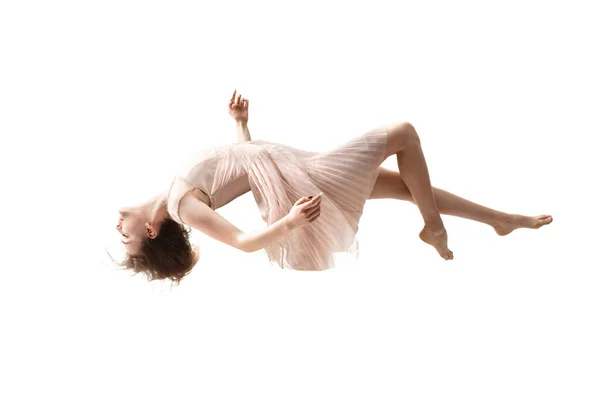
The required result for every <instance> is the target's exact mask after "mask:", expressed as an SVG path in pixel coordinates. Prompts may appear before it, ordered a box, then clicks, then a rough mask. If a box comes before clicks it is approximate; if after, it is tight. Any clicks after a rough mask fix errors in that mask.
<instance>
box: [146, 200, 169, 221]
mask: <svg viewBox="0 0 600 400" xmlns="http://www.w3.org/2000/svg"><path fill="white" fill-rule="evenodd" d="M145 208H146V210H147V211H146V212H147V213H148V220H149V222H151V223H157V222H159V221H163V220H164V219H165V218H167V216H168V212H167V195H166V194H164V193H161V194H160V195H158V196H156V197H154V198H153V199H151V200H150V201H149V202H148V203H146V207H145Z"/></svg>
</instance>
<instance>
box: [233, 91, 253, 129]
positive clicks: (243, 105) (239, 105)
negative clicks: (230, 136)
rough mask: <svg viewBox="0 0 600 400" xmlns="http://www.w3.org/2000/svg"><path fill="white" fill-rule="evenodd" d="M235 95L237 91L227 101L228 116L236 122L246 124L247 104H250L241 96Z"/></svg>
mask: <svg viewBox="0 0 600 400" xmlns="http://www.w3.org/2000/svg"><path fill="white" fill-rule="evenodd" d="M236 94H237V90H234V91H233V96H231V100H230V101H229V115H231V117H232V118H233V119H234V120H235V121H236V122H241V123H244V124H246V123H248V104H249V103H250V102H249V101H248V100H247V99H244V98H243V97H242V95H241V94H238V95H237V97H236Z"/></svg>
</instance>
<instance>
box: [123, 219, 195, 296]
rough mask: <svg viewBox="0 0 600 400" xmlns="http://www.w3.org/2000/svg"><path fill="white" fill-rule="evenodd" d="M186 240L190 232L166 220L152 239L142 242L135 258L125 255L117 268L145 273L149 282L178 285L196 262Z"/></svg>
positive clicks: (189, 244)
mask: <svg viewBox="0 0 600 400" xmlns="http://www.w3.org/2000/svg"><path fill="white" fill-rule="evenodd" d="M189 237H190V229H189V228H186V227H185V226H184V225H181V224H179V223H177V222H175V221H174V220H172V219H171V218H169V217H167V219H165V221H164V222H163V224H162V226H161V228H160V231H159V233H158V235H157V236H156V237H155V238H154V239H150V238H148V237H146V238H144V242H143V243H142V246H141V248H140V252H139V253H138V254H136V255H131V254H127V256H126V258H125V260H123V261H122V262H117V264H118V265H120V266H122V267H125V269H129V270H132V271H133V272H134V273H136V274H137V273H140V272H142V273H145V274H146V276H147V277H148V281H153V280H156V279H170V280H171V282H172V283H173V284H176V285H179V283H180V282H181V280H182V279H183V278H184V277H185V276H186V275H187V274H189V273H190V271H191V270H192V268H193V267H194V265H196V263H197V262H198V258H199V253H198V248H196V247H195V246H192V244H191V243H190V241H189Z"/></svg>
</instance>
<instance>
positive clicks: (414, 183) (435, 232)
mask: <svg viewBox="0 0 600 400" xmlns="http://www.w3.org/2000/svg"><path fill="white" fill-rule="evenodd" d="M392 154H396V158H397V160H398V169H399V170H400V175H401V176H402V179H403V180H404V183H405V184H406V186H407V187H408V189H409V190H410V193H411V194H412V197H413V199H414V201H415V204H416V205H417V207H419V211H420V212H421V215H422V216H423V220H424V221H425V227H424V228H423V230H422V231H421V233H420V234H419V237H420V238H421V239H422V240H423V241H424V242H426V243H428V244H430V245H432V246H433V247H435V249H436V250H437V251H438V253H439V254H440V256H442V258H444V259H446V260H451V259H452V258H454V255H453V253H452V251H450V249H448V235H447V233H446V229H445V228H444V223H443V221H442V218H441V216H440V212H439V210H438V205H437V203H436V201H435V197H434V196H433V188H432V187H431V180H430V178H429V171H428V168H427V163H426V162H425V156H424V155H423V150H422V148H421V141H420V139H419V136H418V135H417V132H416V130H415V128H414V127H413V126H412V125H411V124H409V123H403V124H399V125H396V126H394V127H393V128H391V129H390V130H389V131H388V148H387V155H388V156H391V155H392Z"/></svg>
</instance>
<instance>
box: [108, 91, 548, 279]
mask: <svg viewBox="0 0 600 400" xmlns="http://www.w3.org/2000/svg"><path fill="white" fill-rule="evenodd" d="M248 104H249V102H248V100H246V99H244V98H242V97H241V95H237V93H236V91H234V92H233V96H232V97H231V100H230V102H229V113H230V115H231V116H232V117H233V119H234V120H235V121H236V124H237V133H238V141H239V143H237V144H233V145H228V146H222V147H217V148H212V149H207V150H203V151H201V152H198V153H197V154H194V155H193V156H192V157H191V158H190V160H189V162H187V163H185V164H184V165H183V167H182V169H181V171H180V173H179V174H177V176H176V177H175V178H174V180H173V182H172V184H171V187H170V188H169V190H168V192H166V193H164V194H161V195H159V196H157V197H156V198H154V199H152V200H150V201H148V202H147V203H145V204H141V205H138V206H136V207H128V208H123V209H121V210H120V219H119V222H118V225H117V230H118V231H119V233H120V234H121V235H122V242H123V244H124V246H125V250H126V252H127V257H126V259H125V261H124V262H122V263H121V265H122V266H124V267H126V268H128V269H131V270H133V271H134V272H136V273H138V272H144V273H146V274H147V276H148V278H149V280H154V279H171V280H172V281H173V282H176V283H179V282H180V281H181V279H182V278H183V277H184V276H185V275H187V274H188V273H189V272H190V270H191V269H192V267H193V266H194V264H195V263H196V262H197V260H198V253H197V251H196V249H194V248H193V246H191V245H190V243H189V241H188V235H189V228H186V226H188V227H191V228H195V229H197V230H200V231H202V232H204V233H205V234H207V235H208V236H211V237H212V238H214V239H216V240H219V241H221V242H223V243H226V244H228V245H230V246H232V247H235V248H237V249H240V250H243V251H246V252H254V251H257V250H259V249H263V248H264V249H266V250H267V254H268V256H269V259H270V260H271V261H272V262H277V263H278V264H279V265H280V266H281V267H289V268H293V269H298V270H322V269H328V268H331V267H332V266H333V253H335V252H342V251H352V250H354V248H355V247H354V245H355V244H356V232H357V230H358V222H359V219H360V217H361V215H362V212H363V207H364V204H365V201H366V200H368V199H379V198H394V199H400V200H408V201H411V202H414V203H415V204H416V205H417V207H418V208H419V211H420V212H421V215H422V217H423V220H424V224H425V226H424V228H423V230H422V231H421V233H420V234H419V237H420V238H421V239H422V240H423V241H424V242H425V243H427V244H429V245H431V246H433V247H434V248H435V249H436V250H437V252H438V253H439V255H440V256H441V257H443V258H444V259H446V260H451V259H452V258H453V254H452V251H450V249H448V246H447V242H448V236H447V233H446V229H445V228H444V223H443V221H442V218H441V217H440V213H442V214H448V215H454V216H458V217H462V218H467V219H471V220H474V221H478V222H482V223H485V224H488V225H490V226H491V227H493V228H494V229H495V230H496V232H497V233H498V234H499V235H507V234H509V233H510V232H512V231H513V230H515V229H517V228H533V229H537V228H539V227H541V226H543V225H547V224H549V223H550V222H552V217H551V216H549V215H541V216H537V217H526V216H521V215H514V214H506V213H502V212H499V211H496V210H492V209H489V208H486V207H483V206H480V205H478V204H475V203H472V202H470V201H467V200H465V199H462V198H460V197H458V196H455V195H453V194H451V193H448V192H446V191H444V190H440V189H437V188H432V186H431V183H430V179H429V172H428V169H427V164H426V162H425V158H424V156H423V151H422V149H421V144H420V140H419V136H418V135H417V132H416V131H415V128H414V127H413V126H412V125H411V124H409V123H401V124H397V125H393V126H388V127H381V128H378V129H374V130H372V131H370V132H367V133H365V134H363V135H361V136H358V137H356V138H354V139H352V140H350V141H348V142H346V143H344V144H342V145H341V146H339V147H337V148H336V149H333V150H331V151H327V152H321V153H311V152H306V151H301V150H298V149H295V148H291V147H288V146H285V145H281V144H276V143H271V142H266V141H255V140H252V139H251V138H250V132H249V130H248V125H247V123H248ZM392 155H395V156H396V158H397V161H398V169H399V171H400V172H394V171H390V170H386V169H383V168H381V167H380V165H381V164H382V163H383V161H384V160H385V159H387V158H388V157H390V156H392ZM248 191H252V193H253V195H254V198H255V200H256V203H257V204H258V206H259V210H260V212H261V215H262V218H263V220H264V221H266V222H267V224H268V226H267V227H265V228H264V229H262V230H259V231H257V232H253V233H245V232H242V231H240V230H239V229H238V228H236V227H235V226H234V225H232V224H231V223H230V222H229V221H227V220H225V219H224V218H223V217H221V216H220V215H219V214H218V213H217V212H215V210H216V209H217V208H219V207H221V206H223V205H225V204H227V203H229V202H230V201H231V200H233V199H235V198H237V197H239V196H240V195H242V194H244V193H247V192H248Z"/></svg>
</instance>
